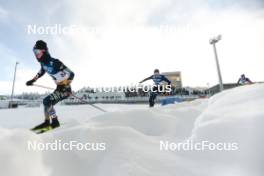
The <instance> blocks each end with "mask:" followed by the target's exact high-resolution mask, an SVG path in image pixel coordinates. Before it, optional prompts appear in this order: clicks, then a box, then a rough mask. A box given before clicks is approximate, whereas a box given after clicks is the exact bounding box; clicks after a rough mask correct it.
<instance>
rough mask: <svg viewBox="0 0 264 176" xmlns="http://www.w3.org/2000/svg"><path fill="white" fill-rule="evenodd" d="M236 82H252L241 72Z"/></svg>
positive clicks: (243, 83) (240, 83) (239, 83)
mask: <svg viewBox="0 0 264 176" xmlns="http://www.w3.org/2000/svg"><path fill="white" fill-rule="evenodd" d="M237 84H238V85H245V84H252V81H251V80H250V79H249V78H247V77H246V76H245V75H244V74H243V75H241V77H240V78H239V80H238V81H237Z"/></svg>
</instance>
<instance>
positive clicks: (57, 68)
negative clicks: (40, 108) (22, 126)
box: [26, 40, 74, 132]
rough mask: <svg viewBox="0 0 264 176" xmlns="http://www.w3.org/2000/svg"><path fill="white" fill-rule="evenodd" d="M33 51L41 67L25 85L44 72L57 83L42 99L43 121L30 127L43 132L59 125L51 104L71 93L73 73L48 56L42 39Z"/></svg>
mask: <svg viewBox="0 0 264 176" xmlns="http://www.w3.org/2000/svg"><path fill="white" fill-rule="evenodd" d="M33 52H34V54H35V56H36V59H37V60H38V62H39V63H40V65H41V69H40V71H39V72H38V73H37V75H36V76H35V77H34V78H33V79H32V80H30V81H27V83H26V85H27V86H32V85H33V83H34V82H35V81H37V80H38V79H39V78H40V77H42V76H43V75H44V74H45V73H46V72H47V73H48V74H49V75H50V76H51V77H52V78H53V80H54V81H55V83H56V85H57V88H56V90H55V91H54V92H53V93H52V94H50V95H48V96H47V97H46V98H44V100H43V105H44V115H45V121H44V122H43V123H41V124H40V125H38V126H36V127H34V128H33V129H32V130H33V131H36V130H42V132H45V131H47V130H51V129H54V128H57V127H59V126H60V123H59V121H58V117H57V115H56V112H55V109H54V107H53V106H54V105H55V104H57V103H58V102H60V101H62V100H64V99H66V98H68V97H69V96H70V95H71V94H72V91H71V86H70V84H71V82H72V80H73V78H74V73H73V72H72V71H71V70H70V69H69V68H68V67H66V66H65V65H64V64H63V63H62V62H61V61H60V60H58V59H55V58H52V57H51V56H50V54H49V50H48V47H47V44H46V43H45V42H44V41H42V40H38V41H37V42H36V44H35V46H34V48H33Z"/></svg>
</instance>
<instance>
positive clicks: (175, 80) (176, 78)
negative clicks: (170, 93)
mask: <svg viewBox="0 0 264 176" xmlns="http://www.w3.org/2000/svg"><path fill="white" fill-rule="evenodd" d="M162 74H163V75H165V76H166V77H167V78H168V79H169V80H170V81H171V85H172V86H173V87H176V88H182V77H181V72H179V71H175V72H163V73H162Z"/></svg>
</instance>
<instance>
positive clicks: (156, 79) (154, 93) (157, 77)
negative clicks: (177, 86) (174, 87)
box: [139, 69, 171, 107]
mask: <svg viewBox="0 0 264 176" xmlns="http://www.w3.org/2000/svg"><path fill="white" fill-rule="evenodd" d="M150 79H152V80H153V81H154V84H155V86H154V87H153V91H151V92H150V96H149V107H153V106H154V104H155V99H156V97H157V95H158V94H159V93H160V91H159V90H158V87H159V86H160V83H161V82H163V81H165V82H167V83H168V84H169V85H170V84H171V81H170V80H169V79H168V78H166V77H165V76H164V75H162V74H160V72H159V70H158V69H155V70H154V75H151V76H150V77H148V78H146V79H144V80H142V81H140V82H139V83H143V82H145V81H147V80H150Z"/></svg>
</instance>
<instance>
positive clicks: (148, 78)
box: [139, 76, 153, 83]
mask: <svg viewBox="0 0 264 176" xmlns="http://www.w3.org/2000/svg"><path fill="white" fill-rule="evenodd" d="M152 78H153V76H150V77H147V78H145V79H143V80H142V81H140V82H139V83H143V82H145V81H147V80H150V79H152Z"/></svg>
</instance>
